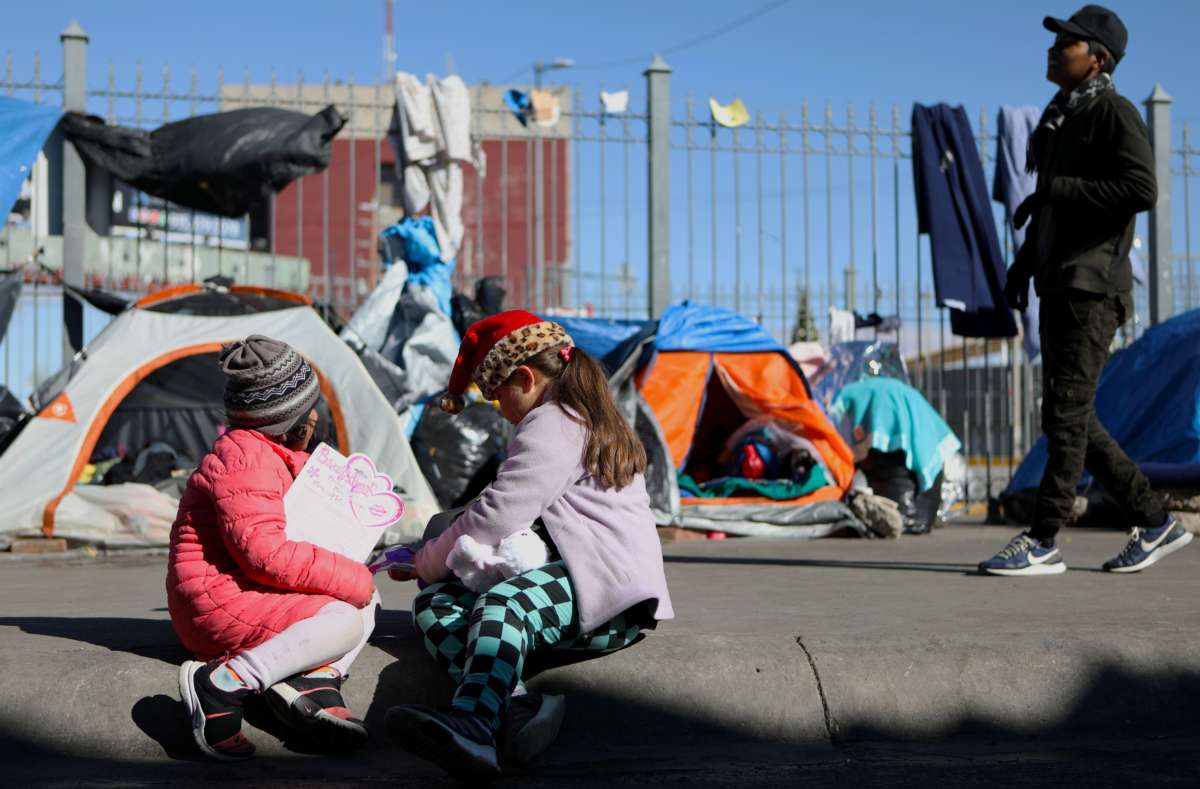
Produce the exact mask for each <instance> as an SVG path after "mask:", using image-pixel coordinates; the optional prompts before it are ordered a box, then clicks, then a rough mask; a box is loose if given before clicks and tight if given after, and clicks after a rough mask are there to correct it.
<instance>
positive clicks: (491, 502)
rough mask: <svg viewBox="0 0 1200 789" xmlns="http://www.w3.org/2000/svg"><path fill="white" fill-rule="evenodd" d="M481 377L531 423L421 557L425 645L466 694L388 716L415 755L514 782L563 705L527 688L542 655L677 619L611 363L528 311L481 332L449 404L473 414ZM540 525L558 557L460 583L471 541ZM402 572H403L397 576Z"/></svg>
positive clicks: (636, 444)
mask: <svg viewBox="0 0 1200 789" xmlns="http://www.w3.org/2000/svg"><path fill="white" fill-rule="evenodd" d="M471 381H474V382H475V383H476V384H478V386H479V388H480V390H481V391H482V392H483V395H484V397H486V398H488V399H489V400H492V399H494V400H497V401H499V406H500V413H501V414H502V415H503V416H504V418H505V419H507V420H508V421H509V422H511V423H513V424H515V425H516V426H517V429H516V432H515V434H514V435H513V438H512V442H511V443H510V444H509V450H508V453H509V454H508V458H507V459H506V460H505V461H504V463H503V464H502V465H501V466H500V469H499V471H498V474H497V477H496V480H495V481H494V482H492V484H491V485H489V486H488V487H487V488H486V489H484V491H483V492H482V493H481V494H480V495H479V497H478V498H477V499H476V500H475V501H474V502H473V503H472V504H470V505H469V506H468V507H467V508H466V509H465V510H464V511H463V512H462V514H461V515H459V516H458V517H457V518H456V519H455V520H454V521H453V523H452V524H451V525H450V526H449V527H448V528H447V529H446V530H445V531H444V532H442V533H441V535H440V536H438V537H436V538H435V539H432V540H431V541H428V542H426V543H425V544H424V545H423V547H421V549H420V550H419V551H418V552H417V554H416V556H415V557H414V559H413V565H414V567H415V573H416V575H417V576H419V577H420V579H421V580H422V581H424V582H425V583H428V584H431V585H430V586H429V587H427V588H426V589H425V590H424V591H422V592H421V593H420V594H419V595H418V596H417V598H416V600H415V601H414V602H413V617H414V619H415V622H416V625H417V628H418V629H419V630H420V631H421V633H422V635H423V636H424V641H425V646H426V648H427V649H428V650H429V652H430V654H431V655H432V656H433V657H434V659H435V660H437V662H438V663H439V664H440V665H441V666H442V667H443V668H445V669H446V670H447V671H449V673H450V676H451V677H452V678H453V679H454V681H455V682H456V684H457V685H458V688H457V690H456V691H455V693H454V698H453V701H452V702H451V704H450V706H448V707H442V708H438V709H432V708H428V707H422V706H417V705H404V706H399V707H393V708H392V709H391V710H389V711H388V715H387V726H388V732H389V734H390V735H391V736H392V738H393V739H394V740H395V742H396V743H397V744H398V745H400V746H401V747H402V748H404V749H405V750H407V751H410V752H411V753H413V754H415V755H417V756H420V757H422V758H424V759H427V760H429V761H432V762H435V763H436V764H438V765H440V766H441V767H442V768H443V769H445V770H446V771H448V772H451V773H456V774H459V775H463V776H467V777H486V776H495V775H498V774H499V773H500V767H499V761H498V759H497V754H496V739H497V731H498V730H499V729H500V728H501V724H502V723H503V724H504V725H505V729H506V732H507V738H506V742H507V744H508V748H506V750H507V752H508V755H509V756H510V758H515V759H516V760H517V761H527V760H528V759H530V758H532V757H533V756H534V755H536V754H537V753H538V752H540V751H542V750H545V748H547V747H548V746H549V745H550V743H551V742H553V740H554V738H555V737H556V736H557V734H558V727H559V725H560V723H561V721H562V714H563V702H562V699H561V697H554V696H543V695H542V694H540V693H536V692H532V691H531V692H526V691H525V689H524V687H523V684H522V669H523V667H524V664H525V659H526V657H527V656H528V655H529V653H530V652H531V651H533V650H551V649H560V650H561V649H566V650H582V651H591V652H597V653H601V652H610V651H614V650H617V649H620V648H622V647H625V646H627V645H629V644H630V643H632V642H633V640H634V639H635V638H636V637H637V636H638V634H639V633H640V632H641V631H642V630H643V629H646V628H652V627H654V626H655V624H656V622H658V621H660V620H664V619H670V618H672V617H673V616H674V613H673V611H672V608H671V599H670V596H669V595H668V593H667V581H666V575H665V573H664V571H663V559H662V547H661V544H660V543H659V539H658V535H657V532H656V530H655V526H654V518H653V516H652V515H651V512H650V500H649V497H648V495H647V493H646V482H645V478H644V476H643V472H644V471H645V468H646V454H645V449H644V448H643V447H642V444H641V442H640V441H639V440H638V438H637V436H636V435H635V434H634V432H633V429H632V428H631V427H630V425H629V423H628V422H627V421H626V420H625V418H624V417H623V416H622V415H621V413H620V411H618V410H617V407H616V404H615V403H614V402H613V399H612V396H611V394H610V393H609V389H608V381H607V378H606V376H605V375H604V372H603V371H602V370H601V368H600V365H599V364H598V363H597V362H596V361H595V360H594V359H592V358H591V357H590V356H588V355H587V354H586V353H585V352H583V351H581V350H580V349H578V348H576V347H574V343H573V341H572V339H571V337H570V335H569V334H567V332H566V330H565V329H563V327H562V326H560V325H559V324H557V323H553V322H551V321H543V320H541V319H540V318H538V317H537V316H536V315H533V314H531V313H528V312H525V311H523V310H511V311H508V312H502V313H499V314H497V315H493V316H491V317H489V318H485V319H483V320H481V321H477V322H476V323H474V324H473V325H472V326H471V328H470V329H468V331H467V333H466V336H465V337H464V338H463V341H462V344H461V346H460V348H459V354H458V358H457V360H456V361H455V363H454V368H453V370H452V372H451V376H450V384H449V386H448V389H447V391H448V394H447V395H446V397H444V398H443V400H442V407H443V409H445V410H446V411H449V412H451V413H457V412H459V411H461V410H462V408H463V405H464V400H463V396H462V395H463V393H464V392H465V391H466V389H467V386H468V385H469V384H470V383H471ZM531 526H535V531H538V532H540V534H541V536H542V539H543V540H545V542H546V543H547V545H546V547H547V549H548V551H547V552H548V555H549V558H550V562H549V563H548V564H545V565H544V566H541V567H536V568H534V569H529V570H527V571H526V572H523V573H519V574H517V575H514V576H513V577H511V578H508V579H507V580H504V581H501V582H500V583H498V584H496V585H495V586H492V587H491V588H490V589H489V590H487V591H485V592H484V593H482V594H478V595H477V594H475V593H473V592H471V591H470V590H469V589H467V588H466V587H465V586H464V585H463V584H462V583H461V582H460V581H459V580H457V579H454V578H451V577H450V575H451V573H450V570H449V569H448V568H447V559H448V558H449V557H450V553H451V549H452V548H453V547H454V546H455V544H456V542H457V541H458V540H459V538H460V537H462V536H469V537H471V538H472V539H474V540H476V541H477V542H479V543H481V544H484V545H489V546H497V545H499V544H500V542H501V540H503V539H504V538H506V537H508V536H509V535H512V534H515V533H517V532H520V531H522V530H525V529H529V528H530V527H531ZM393 577H396V576H395V574H393Z"/></svg>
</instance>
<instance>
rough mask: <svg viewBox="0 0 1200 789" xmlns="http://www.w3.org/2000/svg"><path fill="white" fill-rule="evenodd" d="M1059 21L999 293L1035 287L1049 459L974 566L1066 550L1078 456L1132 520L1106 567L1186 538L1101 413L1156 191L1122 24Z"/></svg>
mask: <svg viewBox="0 0 1200 789" xmlns="http://www.w3.org/2000/svg"><path fill="white" fill-rule="evenodd" d="M1042 24H1043V25H1044V26H1045V27H1046V29H1047V30H1049V31H1051V32H1052V33H1054V34H1055V39H1054V43H1053V44H1052V45H1051V46H1050V50H1049V55H1048V58H1047V64H1046V79H1048V80H1049V81H1050V82H1053V83H1054V84H1056V85H1058V88H1059V90H1058V93H1057V94H1056V95H1055V96H1054V98H1053V99H1052V100H1051V101H1050V104H1049V105H1048V106H1047V107H1046V110H1045V112H1044V113H1042V117H1041V120H1040V121H1039V123H1038V127H1037V130H1036V131H1035V132H1034V133H1033V134H1032V135H1031V137H1030V141H1029V152H1028V156H1027V166H1028V167H1030V168H1036V171H1037V189H1036V190H1035V191H1034V193H1033V194H1032V195H1030V196H1029V197H1028V198H1026V199H1025V201H1024V202H1023V203H1021V205H1020V206H1018V207H1017V210H1016V211H1015V212H1014V214H1013V224H1014V225H1016V226H1017V227H1018V228H1019V227H1022V226H1024V224H1025V223H1026V222H1029V221H1032V225H1031V226H1030V228H1029V231H1028V233H1027V234H1026V236H1025V243H1024V244H1022V245H1021V248H1020V250H1019V251H1018V252H1017V257H1016V260H1015V261H1014V262H1013V265H1012V268H1010V269H1009V270H1008V281H1007V283H1006V285H1005V287H1004V296H1005V299H1006V300H1007V302H1008V304H1009V306H1010V307H1012V308H1013V309H1018V310H1021V311H1024V310H1025V308H1026V307H1027V306H1028V301H1029V296H1028V293H1029V282H1030V280H1031V279H1032V280H1033V284H1034V287H1035V288H1036V290H1037V293H1038V295H1039V296H1040V297H1041V311H1040V313H1039V315H1040V320H1041V327H1040V335H1041V341H1042V429H1043V430H1044V431H1045V433H1046V440H1047V445H1048V458H1047V461H1046V470H1045V472H1044V474H1043V475H1042V483H1041V487H1039V488H1038V494H1037V504H1036V506H1035V509H1034V516H1033V524H1032V526H1031V527H1030V528H1029V530H1028V531H1024V532H1021V533H1020V534H1018V535H1017V536H1016V537H1014V538H1013V539H1012V541H1011V542H1009V543H1008V545H1007V546H1005V548H1004V549H1003V550H1001V551H1000V552H999V553H998V554H996V555H995V556H993V557H992V558H991V559H988V560H987V561H984V562H981V563H980V565H979V570H980V572H983V573H989V574H992V575H1053V574H1057V573H1062V572H1065V571H1066V569H1067V565H1066V563H1065V562H1064V561H1063V557H1062V554H1061V553H1060V552H1059V550H1058V547H1057V545H1056V544H1055V535H1056V534H1057V533H1058V530H1059V529H1060V528H1061V527H1062V526H1064V525H1065V524H1066V523H1067V521H1068V519H1069V517H1070V513H1071V504H1072V502H1073V501H1074V498H1075V489H1076V486H1077V485H1078V484H1079V479H1080V476H1081V474H1082V472H1083V470H1084V468H1086V469H1087V470H1088V471H1089V472H1090V473H1091V474H1092V476H1093V477H1095V479H1096V480H1097V481H1098V482H1099V483H1100V484H1101V485H1103V486H1104V489H1105V491H1107V492H1108V493H1109V494H1111V495H1112V496H1113V497H1114V498H1115V499H1116V500H1117V501H1118V502H1120V503H1121V505H1122V506H1123V508H1124V509H1125V512H1126V517H1127V518H1128V519H1129V523H1130V524H1131V525H1132V527H1133V533H1132V536H1131V538H1130V540H1129V543H1128V544H1127V545H1126V546H1125V549H1124V550H1123V551H1121V553H1120V554H1118V555H1117V556H1116V557H1115V558H1113V559H1110V560H1109V561H1107V562H1105V563H1104V565H1103V569H1105V570H1107V571H1109V572H1117V573H1132V572H1138V571H1139V570H1144V569H1145V568H1147V567H1149V566H1150V565H1152V564H1154V563H1155V562H1157V561H1159V560H1160V559H1162V558H1163V557H1165V556H1167V555H1169V554H1171V553H1174V552H1175V551H1177V550H1179V549H1180V548H1182V547H1184V546H1185V545H1187V544H1188V543H1189V542H1191V539H1192V535H1191V534H1190V533H1188V532H1187V531H1186V530H1184V528H1183V527H1182V526H1180V525H1179V524H1178V523H1177V522H1176V520H1175V517H1174V516H1172V515H1170V514H1168V513H1166V512H1164V511H1163V504H1162V501H1161V500H1160V499H1159V498H1158V496H1157V495H1156V494H1154V493H1153V492H1152V491H1151V490H1150V483H1149V482H1148V481H1147V480H1146V478H1145V476H1143V475H1142V473H1141V471H1139V470H1138V467H1137V466H1136V465H1135V464H1134V463H1133V461H1131V460H1130V459H1129V457H1128V456H1127V455H1126V454H1125V453H1124V452H1123V451H1122V450H1121V448H1120V447H1119V446H1118V445H1117V443H1116V442H1115V441H1113V439H1112V437H1111V436H1109V435H1108V433H1107V432H1106V431H1105V429H1104V427H1103V426H1102V425H1101V424H1100V422H1099V421H1098V420H1097V419H1096V412H1095V408H1094V404H1093V399H1094V397H1095V394H1096V382H1097V380H1098V379H1099V377H1100V371H1101V369H1102V368H1103V367H1104V362H1105V361H1106V360H1107V359H1108V349H1109V346H1110V345H1111V343H1112V340H1113V336H1114V335H1115V334H1116V331H1117V328H1118V327H1119V326H1120V325H1121V324H1123V323H1124V322H1125V320H1126V318H1127V317H1128V316H1129V314H1130V312H1131V311H1132V297H1131V291H1132V289H1133V273H1132V270H1131V268H1130V265H1129V250H1130V247H1131V246H1132V244H1133V232H1134V216H1135V215H1136V214H1137V213H1138V212H1139V211H1146V210H1148V209H1150V208H1151V207H1153V205H1154V201H1155V199H1156V197H1157V186H1156V184H1155V180H1154V163H1153V158H1152V154H1151V151H1150V143H1149V137H1148V135H1147V133H1146V127H1145V126H1144V125H1143V123H1142V119H1141V116H1140V115H1139V114H1138V111H1137V110H1136V109H1135V108H1134V106H1133V104H1131V103H1130V102H1129V100H1128V99H1126V98H1125V97H1123V96H1121V95H1120V94H1118V93H1117V91H1116V88H1115V87H1114V86H1113V80H1112V73H1113V70H1114V69H1115V68H1116V66H1117V63H1119V62H1120V61H1121V57H1122V56H1123V55H1124V54H1125V45H1126V43H1127V41H1128V33H1127V31H1126V29H1125V25H1124V24H1123V23H1122V22H1121V20H1120V19H1119V18H1118V17H1117V15H1116V14H1115V13H1113V12H1112V11H1110V10H1108V9H1107V8H1103V7H1102V6H1097V5H1087V6H1084V7H1083V8H1081V9H1079V11H1077V12H1076V13H1075V14H1073V15H1072V16H1071V18H1070V19H1065V20H1064V19H1055V18H1053V17H1046V19H1045V20H1044V21H1043V23H1042Z"/></svg>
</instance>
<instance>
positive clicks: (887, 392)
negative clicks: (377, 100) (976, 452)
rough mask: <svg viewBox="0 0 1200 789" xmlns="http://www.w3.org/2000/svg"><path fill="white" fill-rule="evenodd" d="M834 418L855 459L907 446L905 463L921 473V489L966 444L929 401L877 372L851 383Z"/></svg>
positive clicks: (835, 406)
mask: <svg viewBox="0 0 1200 789" xmlns="http://www.w3.org/2000/svg"><path fill="white" fill-rule="evenodd" d="M829 418H830V420H831V421H832V422H833V423H834V424H835V425H837V428H838V432H840V433H841V434H842V438H844V439H846V443H847V444H849V445H850V448H851V449H853V450H854V460H855V462H860V461H862V459H863V458H865V457H866V456H867V453H868V452H869V451H870V450H872V449H875V450H878V451H880V452H896V451H898V450H903V451H904V465H906V466H907V467H908V469H909V471H912V472H913V473H914V474H916V475H917V489H918V491H919V492H922V493H923V492H925V491H927V490H929V489H930V488H931V487H933V483H934V480H936V479H937V475H938V474H939V473H941V470H942V467H943V466H944V465H945V463H946V459H947V458H949V457H951V456H952V455H953V454H954V453H955V452H957V451H958V450H959V449H961V448H962V444H961V443H960V442H959V440H958V437H957V436H955V435H954V432H953V431H951V430H950V426H949V425H947V424H946V421H945V420H944V419H942V416H941V414H939V413H938V412H937V411H936V410H934V408H933V406H932V405H930V404H929V401H928V400H926V399H925V398H924V397H923V396H922V395H921V393H920V392H918V391H917V390H916V389H914V388H912V387H911V386H909V385H908V384H906V383H905V382H904V381H900V380H897V379H895V378H890V377H886V376H872V377H867V378H864V379H863V380H861V381H855V382H854V383H851V384H847V385H846V386H845V387H844V388H843V389H842V390H841V391H840V392H838V394H837V397H836V398H835V399H834V401H833V405H832V406H830V408H829Z"/></svg>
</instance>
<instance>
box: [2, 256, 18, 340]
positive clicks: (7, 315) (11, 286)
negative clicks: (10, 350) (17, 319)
mask: <svg viewBox="0 0 1200 789" xmlns="http://www.w3.org/2000/svg"><path fill="white" fill-rule="evenodd" d="M20 298H21V272H20V271H5V272H0V341H3V340H4V335H5V333H7V332H8V322H9V321H10V320H12V316H13V312H14V311H15V310H16V309H17V300H18V299H20Z"/></svg>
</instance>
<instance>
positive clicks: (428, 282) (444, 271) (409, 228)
mask: <svg viewBox="0 0 1200 789" xmlns="http://www.w3.org/2000/svg"><path fill="white" fill-rule="evenodd" d="M380 236H382V237H383V241H384V244H383V248H384V262H385V263H387V264H388V265H390V264H391V263H392V262H393V261H394V260H395V257H396V256H397V255H398V256H399V257H401V258H402V259H403V260H404V262H405V264H406V265H407V266H408V279H406V280H405V283H406V285H423V286H425V287H427V288H429V289H430V290H432V291H433V293H434V296H436V297H437V304H438V308H439V309H441V311H442V312H443V313H445V314H446V315H450V314H451V312H450V298H451V296H453V295H454V287H453V285H452V284H451V281H450V277H451V275H452V274H453V273H454V260H450V261H443V260H442V258H441V249H440V248H439V247H438V242H437V235H436V233H435V232H434V229H433V218H432V217H428V216H419V217H415V218H414V217H410V216H406V217H404V218H403V219H401V220H400V221H399V222H397V223H396V224H394V225H391V226H389V227H386V228H384V229H383V231H382V232H381V233H380ZM396 242H399V243H398V244H397V243H396Z"/></svg>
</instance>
